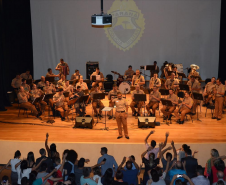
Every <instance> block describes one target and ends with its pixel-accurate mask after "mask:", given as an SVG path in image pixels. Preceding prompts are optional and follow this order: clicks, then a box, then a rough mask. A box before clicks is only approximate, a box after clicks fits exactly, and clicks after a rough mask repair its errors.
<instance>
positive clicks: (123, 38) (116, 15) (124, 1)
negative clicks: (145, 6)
mask: <svg viewBox="0 0 226 185" xmlns="http://www.w3.org/2000/svg"><path fill="white" fill-rule="evenodd" d="M107 13H108V14H112V27H110V28H105V33H106V35H107V37H108V39H109V40H110V41H111V43H112V44H113V45H115V47H116V48H119V49H120V50H123V51H127V50H129V49H131V48H132V47H133V46H134V45H136V44H137V43H138V41H139V40H140V38H141V37H142V34H143V32H144V29H145V19H144V16H143V14H142V13H141V10H140V9H139V8H138V7H137V5H136V3H135V1H134V0H115V1H114V2H113V4H112V6H111V8H110V10H108V12H107Z"/></svg>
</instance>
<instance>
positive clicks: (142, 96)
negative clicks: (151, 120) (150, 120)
mask: <svg viewBox="0 0 226 185" xmlns="http://www.w3.org/2000/svg"><path fill="white" fill-rule="evenodd" d="M146 100H147V99H146V94H134V101H138V102H140V101H143V102H144V116H145V107H146V106H145V102H146Z"/></svg>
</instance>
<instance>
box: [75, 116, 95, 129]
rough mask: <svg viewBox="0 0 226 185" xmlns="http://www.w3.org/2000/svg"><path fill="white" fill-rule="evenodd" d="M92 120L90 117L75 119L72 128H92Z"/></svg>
mask: <svg viewBox="0 0 226 185" xmlns="http://www.w3.org/2000/svg"><path fill="white" fill-rule="evenodd" d="M93 123H94V120H93V118H92V117H76V118H75V126H74V128H90V129H92V128H93Z"/></svg>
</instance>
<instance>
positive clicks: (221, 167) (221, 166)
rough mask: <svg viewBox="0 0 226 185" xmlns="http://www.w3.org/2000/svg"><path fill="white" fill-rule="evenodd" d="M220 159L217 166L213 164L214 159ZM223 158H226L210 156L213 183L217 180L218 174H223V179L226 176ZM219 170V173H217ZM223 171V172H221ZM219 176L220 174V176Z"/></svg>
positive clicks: (224, 157)
mask: <svg viewBox="0 0 226 185" xmlns="http://www.w3.org/2000/svg"><path fill="white" fill-rule="evenodd" d="M218 159H221V160H220V161H219V162H218V166H217V168H216V167H215V166H214V161H215V160H218ZM224 159H226V156H222V157H218V158H211V169H212V174H213V183H215V182H217V181H218V179H219V178H218V175H219V174H220V175H223V179H225V176H226V168H225V164H224V161H223V160H224ZM218 172H219V173H218ZM222 173H223V174H222ZM220 177H221V176H220Z"/></svg>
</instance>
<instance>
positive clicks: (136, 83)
mask: <svg viewBox="0 0 226 185" xmlns="http://www.w3.org/2000/svg"><path fill="white" fill-rule="evenodd" d="M139 82H140V75H139V77H138V78H137V79H136V81H135V82H134V85H139V84H138V83H139Z"/></svg>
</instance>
